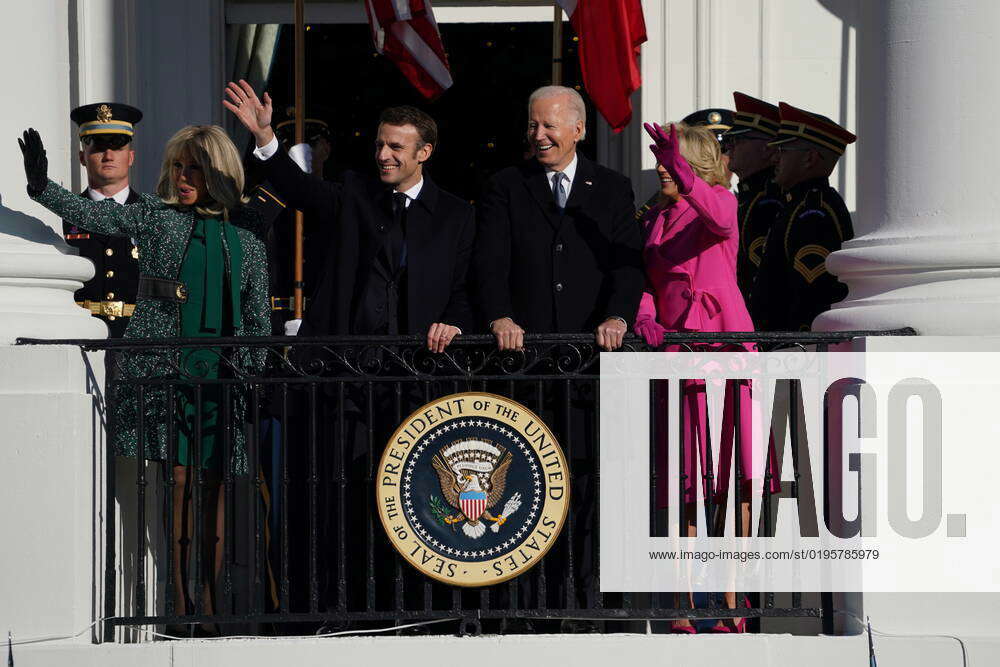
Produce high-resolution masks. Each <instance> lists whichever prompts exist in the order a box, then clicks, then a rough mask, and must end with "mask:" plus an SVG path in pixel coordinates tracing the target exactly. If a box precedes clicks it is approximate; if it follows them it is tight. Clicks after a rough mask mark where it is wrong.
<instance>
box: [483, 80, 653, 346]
mask: <svg viewBox="0 0 1000 667" xmlns="http://www.w3.org/2000/svg"><path fill="white" fill-rule="evenodd" d="M586 113H587V112H586V107H585V106H584V103H583V99H582V98H581V97H580V94H579V93H577V92H576V91H575V90H573V89H572V88H565V87H562V86H546V87H544V88H539V89H538V90H536V91H535V92H534V93H532V95H531V97H530V99H529V101H528V141H529V142H530V144H531V146H532V148H533V149H534V155H535V159H534V160H531V161H529V162H526V163H524V164H522V165H520V166H516V167H509V168H507V169H504V170H503V171H501V172H499V173H498V174H496V175H495V176H494V177H493V179H492V181H491V182H490V185H489V188H488V191H487V193H486V196H485V197H484V199H483V206H482V212H481V216H480V221H479V238H478V240H477V242H476V262H475V264H476V269H477V280H476V283H477V291H478V295H479V300H480V303H481V306H482V309H483V315H484V316H485V319H486V321H487V323H488V324H489V327H490V331H491V332H492V333H493V334H494V336H495V337H496V339H497V344H498V345H499V346H500V349H517V348H519V347H521V345H522V343H523V340H524V332H525V331H532V332H537V333H547V332H551V333H581V332H585V331H588V332H589V331H593V332H594V334H595V336H596V338H597V344H598V345H600V346H601V347H602V348H603V349H606V350H614V349H616V348H618V347H620V346H621V343H622V337H623V336H624V335H625V332H626V331H627V329H628V327H629V326H630V325H631V323H632V322H633V321H634V320H635V314H636V310H637V309H638V307H639V299H640V297H641V295H642V286H643V274H642V258H641V248H642V245H641V240H640V234H639V226H638V225H637V224H636V223H635V219H634V217H633V214H634V213H635V208H634V203H633V195H632V186H631V184H630V183H629V180H628V179H627V178H625V176H623V175H621V174H619V173H616V172H614V171H611V170H610V169H607V168H605V167H602V166H600V165H598V164H595V163H593V162H591V161H590V160H588V159H587V158H585V157H583V156H582V155H579V154H578V153H577V150H576V144H577V142H579V141H581V140H582V139H583V138H584V135H585V132H586Z"/></svg>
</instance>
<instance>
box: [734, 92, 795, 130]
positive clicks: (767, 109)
mask: <svg viewBox="0 0 1000 667" xmlns="http://www.w3.org/2000/svg"><path fill="white" fill-rule="evenodd" d="M733 101H734V102H735V103H736V113H735V114H734V116H733V127H732V128H731V129H730V130H729V131H728V132H726V134H725V136H727V137H731V136H734V135H746V134H750V133H754V134H758V135H761V136H760V138H762V139H770V138H772V137H776V136H778V130H779V129H780V127H781V112H780V111H779V110H778V107H776V106H774V105H773V104H770V103H768V102H765V101H764V100H758V99H757V98H756V97H750V96H749V95H746V94H744V93H741V92H734V93H733Z"/></svg>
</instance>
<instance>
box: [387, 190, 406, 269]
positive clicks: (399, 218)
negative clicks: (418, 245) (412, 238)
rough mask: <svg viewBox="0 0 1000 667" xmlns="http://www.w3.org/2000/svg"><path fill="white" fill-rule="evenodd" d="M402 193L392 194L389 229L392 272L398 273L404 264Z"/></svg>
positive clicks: (404, 210)
mask: <svg viewBox="0 0 1000 667" xmlns="http://www.w3.org/2000/svg"><path fill="white" fill-rule="evenodd" d="M408 199H409V197H407V196H406V195H405V194H403V193H402V192H393V193H392V228H390V229H389V250H390V257H391V259H392V270H393V271H394V272H398V271H399V269H400V268H401V267H402V266H405V264H406V256H405V254H404V253H405V247H406V201H407V200H408Z"/></svg>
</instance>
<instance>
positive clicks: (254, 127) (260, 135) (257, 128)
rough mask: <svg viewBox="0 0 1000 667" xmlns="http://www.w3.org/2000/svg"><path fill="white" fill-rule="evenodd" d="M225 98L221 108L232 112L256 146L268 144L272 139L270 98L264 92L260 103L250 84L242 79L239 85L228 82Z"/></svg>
mask: <svg viewBox="0 0 1000 667" xmlns="http://www.w3.org/2000/svg"><path fill="white" fill-rule="evenodd" d="M226 96H227V97H228V98H229V99H228V100H222V106H224V107H226V108H227V109H229V110H230V111H232V112H233V115H234V116H236V118H238V119H239V121H240V122H241V123H242V124H243V127H245V128H247V129H248V130H250V133H251V134H252V135H253V136H254V139H256V140H257V145H258V146H264V145H266V144H268V143H269V142H270V141H271V139H273V138H274V132H273V131H272V130H271V114H272V111H273V106H272V104H271V96H270V95H268V94H267V93H266V92H265V93H264V100H263V102H262V101H261V100H260V99H258V97H257V93H255V92H254V91H253V88H252V87H251V86H250V84H249V83H247V82H246V81H244V80H243V79H240V82H239V83H233V82H232V81H230V82H229V85H227V86H226Z"/></svg>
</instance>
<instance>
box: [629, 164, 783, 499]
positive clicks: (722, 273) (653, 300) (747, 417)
mask: <svg viewBox="0 0 1000 667" xmlns="http://www.w3.org/2000/svg"><path fill="white" fill-rule="evenodd" d="M643 224H644V225H645V231H646V234H647V239H646V246H645V248H643V260H644V262H645V265H646V278H647V284H646V292H644V293H643V295H642V302H641V304H640V306H639V316H638V318H637V319H639V320H641V319H642V318H644V317H652V316H654V315H655V317H656V321H657V322H659V323H660V325H661V326H663V327H664V328H666V329H667V331H702V332H719V331H753V321H752V320H751V319H750V314H749V313H748V312H747V307H746V304H745V303H744V302H743V295H742V294H741V293H740V290H739V287H737V285H736V253H737V250H738V248H739V225H738V223H737V213H736V197H735V196H734V195H733V193H731V192H730V191H729V190H727V189H726V188H724V187H722V186H721V185H716V186H710V185H708V183H706V182H705V181H703V180H701V179H700V178H695V179H694V185H693V186H692V188H691V192H689V193H688V194H686V195H683V196H682V197H681V199H680V201H678V202H677V203H675V204H674V205H673V206H671V207H670V208H667V209H652V210H650V211H649V212H648V213H646V216H645V217H644V218H643ZM743 347H745V348H746V349H748V350H752V349H753V345H752V344H750V343H746V344H744V346H743ZM666 349H667V350H677V349H679V348H678V347H677V346H667V348H666ZM737 387H738V395H739V397H740V410H739V415H738V418H737V419H734V415H735V412H736V411H735V410H734V406H735V404H736V403H735V396H736V395H737ZM683 394H684V412H685V418H684V433H683V442H684V452H685V455H684V473H685V475H686V476H687V477H686V480H687V481H686V483H685V492H684V501H685V502H694V500H695V498H696V485H697V482H696V481H695V480H701V481H702V483H703V493H704V495H705V496H709V495H713V496H715V500H716V501H719V502H721V501H722V500H724V498H725V493H726V491H727V489H728V487H729V477H730V474H731V468H732V461H733V454H734V452H733V449H734V435H735V432H736V430H737V429H739V430H740V431H741V433H742V437H741V442H742V443H744V444H743V445H742V448H741V450H740V467H741V470H742V471H743V475H744V484H745V485H746V488H745V489H744V490H743V493H748V491H749V488H750V487H751V486H753V485H754V484H756V485H760V483H761V482H760V480H761V478H762V477H763V475H762V474H761V472H762V471H761V470H758V469H756V465H755V462H756V461H757V457H755V456H753V453H754V452H753V451H752V446H750V443H751V435H750V434H751V433H752V431H751V428H752V421H751V418H752V412H753V410H754V408H753V404H752V399H751V395H750V386H749V384H747V383H746V382H742V381H741V382H736V381H734V380H727V381H726V392H725V399H724V400H725V408H724V414H723V420H722V421H723V423H722V432H721V434H722V442H721V448H720V457H719V462H718V464H719V476H718V477H717V478H715V479H712V478H711V477H707V476H706V466H707V462H708V459H707V454H706V449H707V448H706V442H707V439H708V430H707V425H708V419H707V418H706V417H705V411H706V407H705V406H706V394H705V383H704V382H703V381H701V380H694V381H685V382H684V383H683ZM667 412H668V410H667V406H666V404H664V405H663V407H662V409H661V410H660V411H658V419H662V420H664V422H663V423H666V420H667ZM657 431H658V432H659V433H661V441H660V442H658V443H657V462H656V465H657V467H659V468H660V469H661V470H665V469H666V461H667V458H666V456H667V438H666V435H665V434H666V432H667V430H666V429H665V428H664V427H662V426H661V428H659V429H657ZM696 459H697V462H698V467H697V469H696V467H695V460H696ZM771 472H772V480H771V493H777V492H778V491H779V490H780V486H779V483H778V479H779V476H778V474H777V471H776V469H775V468H774V467H773V466H772V469H771ZM666 480H667V477H666V475H663V476H661V477H660V478H659V481H658V483H657V500H658V503H659V506H660V507H665V506H666V499H667V488H666Z"/></svg>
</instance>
